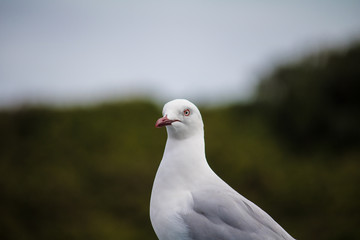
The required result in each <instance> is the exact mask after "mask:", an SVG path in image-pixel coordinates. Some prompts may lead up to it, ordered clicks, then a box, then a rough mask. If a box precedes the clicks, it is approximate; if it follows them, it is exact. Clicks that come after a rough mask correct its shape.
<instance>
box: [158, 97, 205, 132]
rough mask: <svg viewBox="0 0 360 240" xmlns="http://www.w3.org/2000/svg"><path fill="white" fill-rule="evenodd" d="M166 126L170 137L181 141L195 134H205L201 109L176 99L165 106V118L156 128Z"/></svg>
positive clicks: (159, 120)
mask: <svg viewBox="0 0 360 240" xmlns="http://www.w3.org/2000/svg"><path fill="white" fill-rule="evenodd" d="M164 126H166V130H167V132H168V135H169V137H173V138H177V139H181V138H188V137H191V136H193V135H195V134H203V131H204V130H203V128H204V125H203V121H202V118H201V114H200V111H199V109H198V108H197V107H196V106H195V105H194V104H193V103H191V102H190V101H188V100H185V99H175V100H173V101H170V102H168V103H166V104H165V105H164V108H163V117H161V118H159V119H158V120H157V121H156V123H155V127H157V128H160V127H164Z"/></svg>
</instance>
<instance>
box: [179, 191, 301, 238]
mask: <svg viewBox="0 0 360 240" xmlns="http://www.w3.org/2000/svg"><path fill="white" fill-rule="evenodd" d="M192 197H193V208H192V209H191V210H190V211H189V212H187V213H184V214H183V215H182V218H183V220H184V222H185V224H186V225H187V228H188V231H189V235H190V239H193V240H203V239H208V240H212V239H214V240H215V239H216V240H219V239H222V240H239V239H241V240H257V239H258V240H260V239H261V240H263V239H269V240H271V239H284V240H291V239H294V238H292V237H291V236H290V235H289V234H288V233H287V232H286V231H285V230H284V229H283V228H282V227H281V226H280V225H279V224H278V223H276V222H275V221H274V220H273V219H272V218H271V217H270V216H269V215H268V214H267V213H265V212H264V211H263V210H261V209H260V208H259V207H258V206H256V205H255V204H253V203H252V202H250V201H249V200H247V199H246V198H244V197H243V196H241V195H240V194H238V193H236V192H234V191H230V190H229V191H227V190H207V191H198V192H193V193H192Z"/></svg>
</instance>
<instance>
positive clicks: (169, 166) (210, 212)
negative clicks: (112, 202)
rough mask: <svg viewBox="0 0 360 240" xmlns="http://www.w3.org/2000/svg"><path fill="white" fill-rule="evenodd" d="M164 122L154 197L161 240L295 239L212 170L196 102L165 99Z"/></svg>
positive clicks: (156, 228) (161, 123) (159, 124)
mask: <svg viewBox="0 0 360 240" xmlns="http://www.w3.org/2000/svg"><path fill="white" fill-rule="evenodd" d="M164 126H165V127H166V130H167V134H168V138H167V141H166V146H165V150H164V154H163V158H162V160H161V163H160V166H159V168H158V170H157V173H156V176H155V180H154V184H153V188H152V192H151V200H150V219H151V224H152V226H153V228H154V231H155V233H156V235H157V237H158V238H159V240H205V239H206V240H260V239H261V240H264V239H268V240H273V239H276V240H279V239H283V240H290V239H294V238H293V237H291V236H290V235H289V234H288V233H287V232H286V231H285V230H284V229H283V228H282V227H281V226H280V225H279V224H278V223H277V222H275V221H274V220H273V219H272V218H271V217H270V216H269V215H268V214H267V213H266V212H264V211H263V210H262V209H260V208H259V207H258V206H256V205H255V204H254V203H252V202H251V201H249V200H248V199H246V198H245V197H243V196H242V195H240V194H239V193H238V192H236V191H235V190H234V189H232V188H231V187H230V186H229V185H228V184H227V183H225V182H224V181H223V180H222V179H221V178H220V177H218V176H217V175H216V173H215V172H214V171H213V170H212V169H211V168H210V166H209V165H208V163H207V161H206V157H205V142H204V125H203V121H202V117H201V114H200V111H199V109H198V108H197V107H196V106H195V105H194V104H193V103H191V102H190V101H188V100H185V99H175V100H173V101H170V102H168V103H166V104H165V105H164V108H163V117H161V118H160V119H158V120H157V121H156V124H155V127H157V128H161V127H164Z"/></svg>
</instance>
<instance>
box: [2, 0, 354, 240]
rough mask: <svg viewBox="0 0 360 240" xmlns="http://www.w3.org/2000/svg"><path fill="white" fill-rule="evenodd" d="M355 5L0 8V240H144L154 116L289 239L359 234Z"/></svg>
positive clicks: (40, 1)
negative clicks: (167, 118)
mask: <svg viewBox="0 0 360 240" xmlns="http://www.w3.org/2000/svg"><path fill="white" fill-rule="evenodd" d="M359 12H360V2H359V1H356V0H345V1H332V0H330V1H310V0H305V1H301V2H289V1H281V0H277V1H272V2H271V3H270V2H254V1H246V0H239V1H231V0H225V1H220V0H214V1H204V0H203V1H201V0H199V1H188V0H185V1H162V0H155V1H142V0H136V1H120V0H119V1H116V0H104V1H98V0H90V1H80V0H75V1H74V0H73V1H70V0H62V1H60V0H55V1H45V0H33V1H25V0H11V1H8V0H0V136H1V137H0V213H1V214H0V239H14V240H17V239H87V240H88V239H156V236H155V234H154V232H153V230H152V227H151V223H150V220H149V214H148V212H149V200H150V193H151V187H152V182H153V179H154V176H155V173H156V169H157V167H158V165H159V163H160V160H161V157H162V152H163V149H164V145H165V141H166V132H165V130H164V129H155V128H154V123H155V121H156V119H157V118H159V117H160V116H161V108H162V105H163V104H164V103H165V102H167V101H169V100H172V99H175V98H187V99H189V100H191V101H193V102H194V103H195V104H197V105H198V106H199V108H200V110H201V112H202V115H203V119H204V123H205V140H206V151H207V159H208V162H209V164H210V166H211V167H212V168H213V169H214V171H215V172H217V173H218V175H219V176H220V177H222V178H223V179H224V180H225V181H227V182H228V183H229V184H230V185H231V186H232V187H233V188H234V189H236V190H237V191H238V192H240V193H241V194H243V195H244V196H245V197H247V198H248V199H250V200H251V201H253V202H255V203H256V204H257V205H259V206H260V207H261V208H263V209H264V210H265V211H266V212H268V213H269V214H270V215H271V216H272V217H273V218H274V219H275V220H276V221H277V222H279V223H280V225H282V226H283V227H284V228H285V229H286V230H287V231H288V232H289V233H290V234H291V235H292V236H293V237H295V238H296V239H317V240H321V239H333V240H335V239H358V236H359V235H360V228H359V227H358V225H359V219H360V203H359V201H358V199H359V198H360V189H359V187H358V185H357V184H358V183H359V182H360V172H359V169H360V162H359V160H360V128H359V122H360V111H359V109H360V94H359V90H360V83H359V80H360V15H359Z"/></svg>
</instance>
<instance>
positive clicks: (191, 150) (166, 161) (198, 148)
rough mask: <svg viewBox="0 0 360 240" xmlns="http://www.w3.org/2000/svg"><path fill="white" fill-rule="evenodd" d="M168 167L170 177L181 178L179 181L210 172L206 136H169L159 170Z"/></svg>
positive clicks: (185, 180) (186, 180)
mask: <svg viewBox="0 0 360 240" xmlns="http://www.w3.org/2000/svg"><path fill="white" fill-rule="evenodd" d="M161 169H166V171H167V174H166V175H168V176H169V178H174V177H176V178H179V179H178V180H179V181H183V182H192V181H195V180H198V179H199V176H205V175H207V174H208V173H210V172H211V171H212V170H211V169H210V167H209V165H208V163H207V161H206V157H205V143H204V137H203V135H201V134H197V135H194V136H191V137H189V138H186V139H181V140H178V139H175V138H171V137H169V138H168V140H167V142H166V146H165V151H164V156H163V159H162V161H161V164H160V168H159V171H160V172H161Z"/></svg>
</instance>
